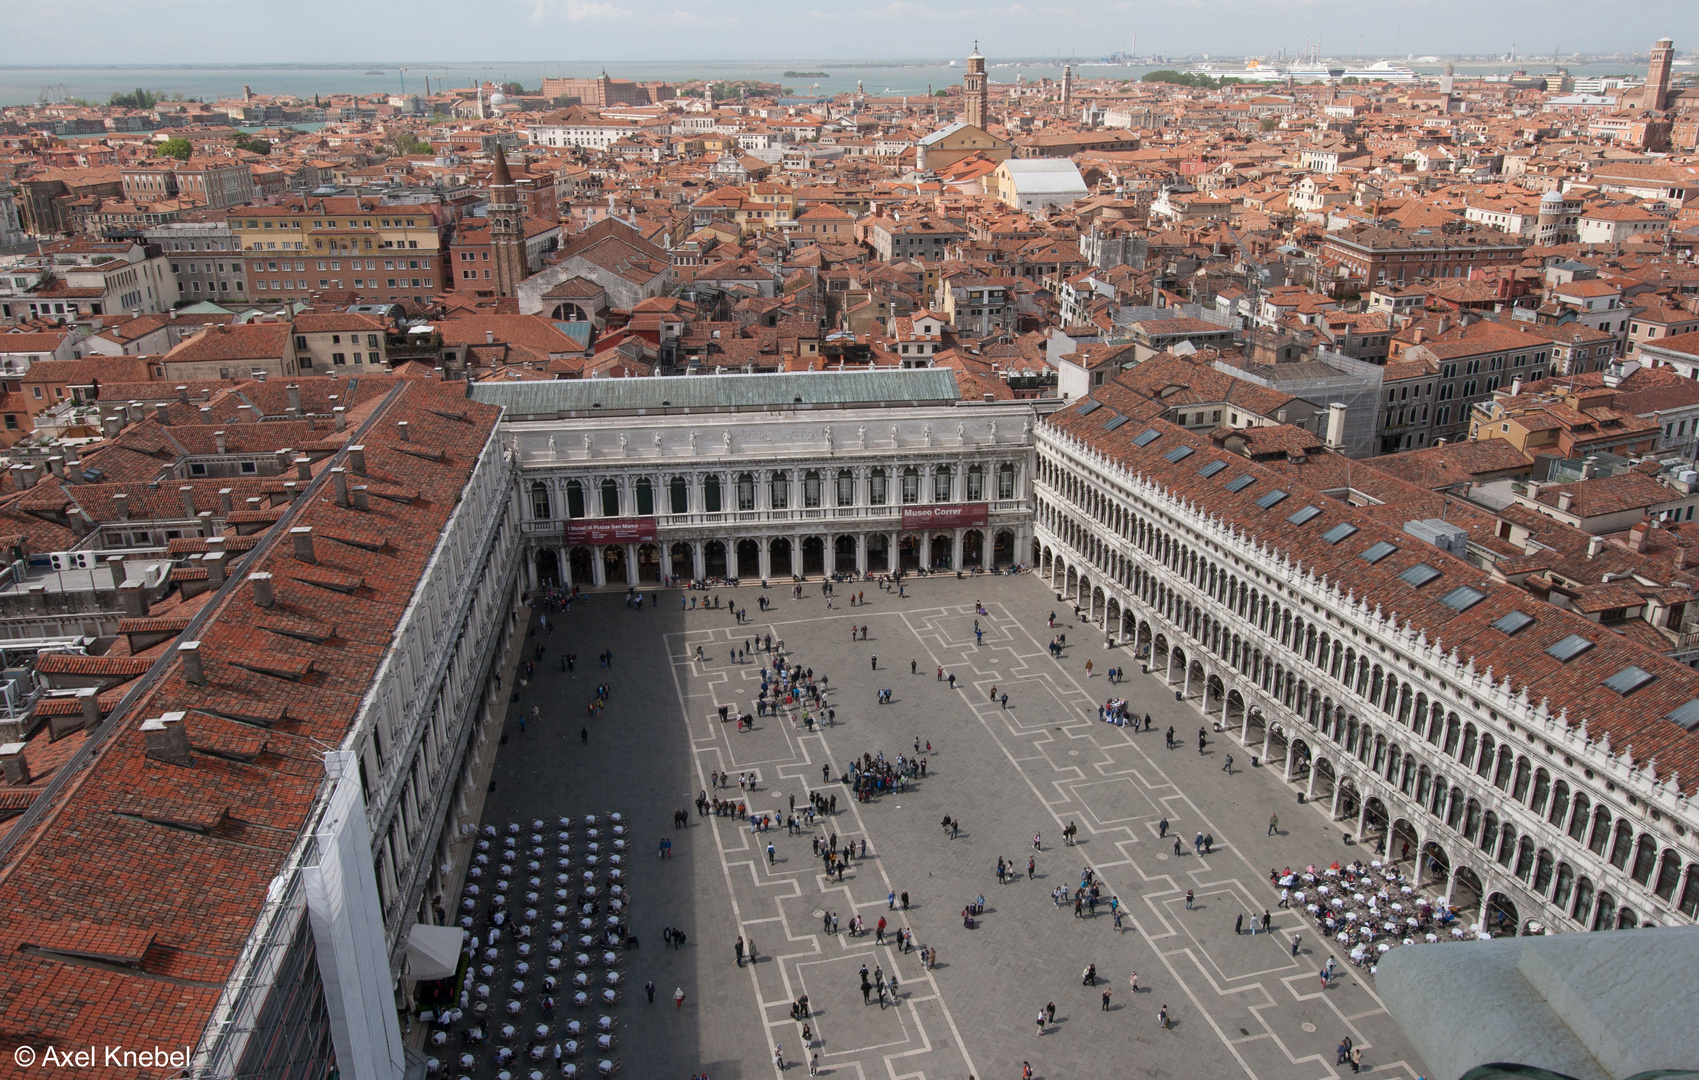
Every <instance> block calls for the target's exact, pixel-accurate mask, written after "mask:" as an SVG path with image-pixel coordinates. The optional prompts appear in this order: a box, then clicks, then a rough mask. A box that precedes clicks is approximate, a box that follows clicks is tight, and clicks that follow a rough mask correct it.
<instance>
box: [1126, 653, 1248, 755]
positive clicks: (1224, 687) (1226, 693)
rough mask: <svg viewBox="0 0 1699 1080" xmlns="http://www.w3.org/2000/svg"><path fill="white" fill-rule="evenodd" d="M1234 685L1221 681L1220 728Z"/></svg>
mask: <svg viewBox="0 0 1699 1080" xmlns="http://www.w3.org/2000/svg"><path fill="white" fill-rule="evenodd" d="M1133 644H1134V646H1135V647H1136V646H1137V644H1138V642H1137V641H1135V642H1134V643H1133ZM1234 685H1235V684H1234V682H1233V680H1231V679H1226V678H1223V679H1222V680H1221V726H1222V727H1226V726H1227V701H1228V699H1229V698H1231V697H1232V696H1233V687H1234ZM1239 741H1240V742H1244V740H1243V739H1240V740H1239Z"/></svg>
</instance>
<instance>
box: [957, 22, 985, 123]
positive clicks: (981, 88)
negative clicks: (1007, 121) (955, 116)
mask: <svg viewBox="0 0 1699 1080" xmlns="http://www.w3.org/2000/svg"><path fill="white" fill-rule="evenodd" d="M988 112H989V110H988V109H987V108H986V86H985V57H983V56H981V55H979V42H977V41H976V42H974V43H973V55H972V56H969V57H968V58H967V74H966V75H963V76H962V119H963V120H964V121H966V122H967V123H969V124H972V125H973V126H974V127H977V128H983V127H984V126H985V123H986V121H987V120H989V119H990V117H989V116H988V115H987V113H988Z"/></svg>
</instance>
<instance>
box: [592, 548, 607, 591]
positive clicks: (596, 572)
mask: <svg viewBox="0 0 1699 1080" xmlns="http://www.w3.org/2000/svg"><path fill="white" fill-rule="evenodd" d="M604 551H605V549H604V548H601V547H593V548H591V549H590V577H591V580H592V583H593V584H596V585H606V584H607V583H608V567H607V564H606V563H605V562H603V561H602V558H603V553H604Z"/></svg>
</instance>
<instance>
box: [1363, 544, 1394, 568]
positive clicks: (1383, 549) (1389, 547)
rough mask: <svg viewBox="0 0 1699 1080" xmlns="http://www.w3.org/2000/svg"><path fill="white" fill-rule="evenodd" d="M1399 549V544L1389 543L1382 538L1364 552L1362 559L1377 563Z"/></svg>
mask: <svg viewBox="0 0 1699 1080" xmlns="http://www.w3.org/2000/svg"><path fill="white" fill-rule="evenodd" d="M1397 550H1398V545H1397V544H1389V543H1387V542H1386V541H1385V540H1382V541H1381V542H1380V543H1378V544H1374V545H1372V546H1371V547H1370V548H1369V549H1368V550H1367V551H1365V552H1363V554H1362V560H1363V561H1364V562H1367V563H1377V562H1380V561H1381V560H1382V559H1384V558H1386V557H1387V556H1388V555H1391V554H1392V553H1393V552H1394V551H1397Z"/></svg>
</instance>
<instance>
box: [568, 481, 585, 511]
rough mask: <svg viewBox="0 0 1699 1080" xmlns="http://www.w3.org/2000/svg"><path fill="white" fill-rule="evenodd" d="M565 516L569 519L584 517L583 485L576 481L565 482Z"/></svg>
mask: <svg viewBox="0 0 1699 1080" xmlns="http://www.w3.org/2000/svg"><path fill="white" fill-rule="evenodd" d="M566 516H567V517H571V518H581V517H583V516H584V485H583V484H581V483H579V482H578V481H576V480H568V481H567V482H566Z"/></svg>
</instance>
